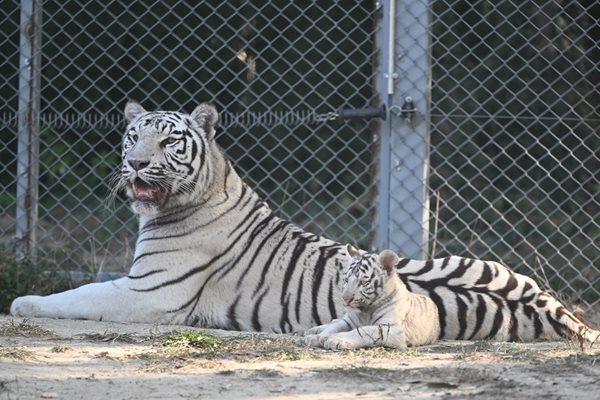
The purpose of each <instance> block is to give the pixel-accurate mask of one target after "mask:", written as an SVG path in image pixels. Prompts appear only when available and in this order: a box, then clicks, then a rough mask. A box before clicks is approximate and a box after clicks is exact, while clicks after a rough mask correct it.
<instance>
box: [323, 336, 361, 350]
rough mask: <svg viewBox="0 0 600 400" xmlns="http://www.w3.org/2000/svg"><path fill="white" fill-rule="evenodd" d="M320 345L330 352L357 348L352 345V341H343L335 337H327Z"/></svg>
mask: <svg viewBox="0 0 600 400" xmlns="http://www.w3.org/2000/svg"><path fill="white" fill-rule="evenodd" d="M321 345H322V346H323V347H324V348H326V349H330V350H349V349H356V348H358V347H359V346H358V345H357V344H356V343H354V342H353V341H352V340H348V339H343V338H340V337H337V336H327V337H325V340H323V341H322V343H321Z"/></svg>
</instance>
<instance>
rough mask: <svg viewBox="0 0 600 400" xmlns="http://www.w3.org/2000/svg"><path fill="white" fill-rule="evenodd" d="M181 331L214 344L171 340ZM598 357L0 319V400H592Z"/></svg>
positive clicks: (536, 348) (527, 348)
mask: <svg viewBox="0 0 600 400" xmlns="http://www.w3.org/2000/svg"><path fill="white" fill-rule="evenodd" d="M181 332H184V334H182V333H181ZM187 332H200V333H203V335H209V336H211V337H215V338H216V339H214V340H213V339H211V340H212V342H210V343H208V344H203V345H200V344H198V343H195V342H194V343H191V342H185V341H184V342H183V343H179V342H177V340H175V339H174V338H181V337H182V336H185V335H187ZM186 337H187V336H186ZM202 337H206V336H202ZM209 339H210V338H209ZM599 348H600V345H598V346H594V347H592V348H589V347H587V348H585V349H584V350H583V351H582V350H581V349H580V347H579V345H578V344H575V343H568V342H545V343H533V344H517V343H494V342H486V341H477V342H445V341H444V342H440V343H439V344H436V345H433V346H426V347H421V348H418V349H406V350H389V349H382V348H376V349H369V350H359V351H340V352H334V351H325V350H321V349H310V348H306V347H305V346H304V345H303V344H302V341H301V338H299V337H295V336H290V335H267V334H250V333H232V332H225V331H215V330H208V331H207V330H199V329H194V328H189V327H182V326H156V325H144V324H115V323H108V322H93V321H70V320H50V319H41V318H40V319H31V320H23V319H21V318H19V319H16V318H15V319H13V318H12V317H8V316H0V400H5V399H179V398H193V399H242V398H254V399H289V398H295V399H379V398H390V399H431V398H443V399H465V398H474V399H529V398H543V399H545V400H548V399H569V400H575V399H600V350H599Z"/></svg>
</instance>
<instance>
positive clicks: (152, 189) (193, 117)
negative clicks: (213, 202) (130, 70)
mask: <svg viewBox="0 0 600 400" xmlns="http://www.w3.org/2000/svg"><path fill="white" fill-rule="evenodd" d="M125 118H126V120H127V122H128V125H127V129H126V131H125V136H124V137H123V150H122V161H123V163H122V165H121V174H120V177H119V180H118V183H117V189H120V188H124V189H125V191H126V193H127V195H128V196H129V197H130V198H131V200H132V208H133V210H134V211H135V212H136V213H138V214H156V213H158V212H160V211H161V210H164V209H169V208H172V207H175V206H177V205H180V204H184V203H186V202H188V201H189V200H190V199H191V198H193V197H194V196H196V195H198V193H200V192H201V191H202V190H203V189H205V188H206V187H208V186H209V185H210V183H211V165H210V162H211V161H210V157H209V156H208V152H209V149H210V145H211V142H212V141H213V139H214V135H215V124H216V123H217V120H218V114H217V110H216V109H215V107H214V106H212V105H211V104H207V103H203V104H200V105H199V106H198V107H196V109H195V110H194V111H193V112H192V113H191V114H189V115H188V114H184V113H179V112H171V111H153V112H148V111H146V110H144V108H143V107H142V106H141V105H140V104H138V103H137V102H135V101H130V102H128V103H127V105H126V106H125Z"/></svg>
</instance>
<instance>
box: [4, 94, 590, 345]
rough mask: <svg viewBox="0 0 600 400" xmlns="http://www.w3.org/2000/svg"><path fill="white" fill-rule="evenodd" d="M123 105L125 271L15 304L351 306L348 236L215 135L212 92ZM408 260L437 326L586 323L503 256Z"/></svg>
mask: <svg viewBox="0 0 600 400" xmlns="http://www.w3.org/2000/svg"><path fill="white" fill-rule="evenodd" d="M125 117H126V119H127V120H128V121H129V125H128V127H127V129H126V132H125V136H124V140H123V152H122V159H123V163H122V166H121V174H120V178H119V180H118V183H117V188H118V189H124V190H125V191H126V192H127V194H128V196H129V197H130V198H131V199H132V208H133V210H134V212H136V213H137V214H138V215H139V219H140V229H139V236H138V239H137V244H136V249H135V256H134V260H133V265H132V266H131V270H130V272H129V275H128V276H126V277H123V278H121V279H117V280H115V281H111V282H104V283H92V284H89V285H84V286H81V287H79V288H77V289H73V290H69V291H66V292H63V293H58V294H53V295H50V296H46V297H40V296H25V297H21V298H18V299H16V300H15V301H14V302H13V304H12V306H11V313H12V314H13V315H15V316H24V317H35V316H39V317H53V318H71V319H93V320H110V321H122V322H151V323H176V324H188V325H197V326H202V327H214V328H225V329H233V330H254V331H273V332H292V331H303V330H305V329H307V328H309V327H311V326H314V325H320V324H323V323H325V322H328V321H330V320H332V319H333V318H335V317H337V316H339V315H340V314H341V312H342V309H341V306H340V304H339V302H338V298H339V296H340V288H339V286H340V285H339V284H340V281H341V279H342V276H343V272H344V268H345V266H346V264H347V263H348V260H349V256H348V254H347V253H346V250H345V249H344V246H342V245H341V244H339V243H336V242H333V241H331V240H329V239H325V238H322V237H319V236H317V235H315V234H312V233H309V232H305V231H303V230H302V229H300V228H298V227H297V226H295V225H293V224H292V223H290V222H288V221H285V220H282V219H280V218H278V217H277V216H275V215H274V214H273V213H272V212H271V210H270V209H269V207H268V206H267V204H266V203H265V202H264V201H263V200H261V199H260V198H259V197H258V195H257V194H256V193H255V192H254V191H253V190H252V189H250V188H249V187H248V186H247V185H245V184H244V183H243V182H242V180H241V179H240V177H239V176H238V174H237V173H236V172H235V170H234V169H233V168H232V166H231V164H230V163H229V161H228V160H227V158H226V157H225V156H224V154H223V152H222V151H221V149H220V148H219V147H218V145H217V144H216V142H215V140H214V135H215V124H216V123H217V120H218V114H217V112H216V110H215V108H214V107H213V106H211V105H209V104H201V105H199V106H198V107H197V108H196V109H195V110H194V111H193V112H192V113H191V114H190V115H187V114H183V113H178V112H167V111H157V112H146V111H145V110H144V109H143V108H142V106H140V105H139V104H138V103H136V102H129V103H127V105H126V107H125ZM398 270H399V273H400V275H401V278H402V279H403V281H404V282H405V283H406V285H407V287H408V288H409V289H410V290H413V291H415V292H419V293H423V294H426V295H429V296H430V297H431V298H432V299H433V301H434V302H435V303H436V305H437V306H438V308H439V315H440V329H441V333H440V337H441V338H449V339H455V338H458V339H462V338H472V339H477V338H492V339H498V340H532V339H536V338H556V337H573V336H577V337H584V336H585V332H587V331H588V330H589V327H587V326H586V325H584V324H583V323H581V322H580V321H578V320H577V319H576V318H575V317H574V316H573V315H572V313H571V312H569V311H568V310H566V308H565V307H563V306H562V305H561V304H560V303H559V302H558V301H556V300H555V299H554V298H552V297H550V296H548V295H545V294H543V293H542V292H541V291H540V289H539V288H538V286H537V285H536V284H535V283H534V282H533V281H532V280H531V279H529V278H526V277H524V276H522V275H517V274H513V273H512V272H510V271H509V270H508V269H507V268H505V267H503V266H501V265H500V264H497V263H492V262H482V261H475V260H469V259H464V258H460V257H448V258H445V259H439V260H430V261H419V260H409V259H401V260H400V263H399V264H398Z"/></svg>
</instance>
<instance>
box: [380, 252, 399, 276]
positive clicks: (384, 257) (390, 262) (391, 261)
mask: <svg viewBox="0 0 600 400" xmlns="http://www.w3.org/2000/svg"><path fill="white" fill-rule="evenodd" d="M398 261H400V257H398V255H397V254H396V253H394V252H393V251H391V250H384V251H382V252H381V253H379V264H381V266H382V267H383V269H384V270H385V272H387V274H388V275H391V274H392V272H395V269H396V264H398Z"/></svg>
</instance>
